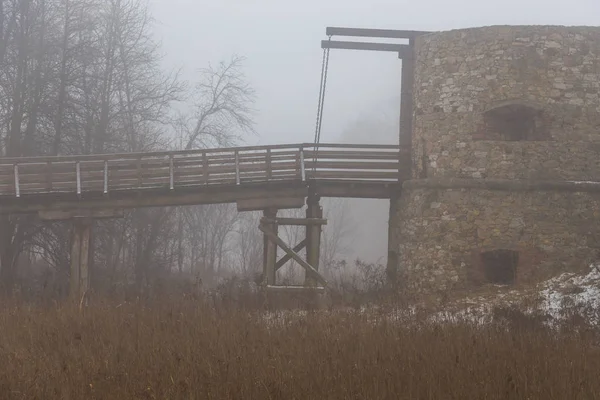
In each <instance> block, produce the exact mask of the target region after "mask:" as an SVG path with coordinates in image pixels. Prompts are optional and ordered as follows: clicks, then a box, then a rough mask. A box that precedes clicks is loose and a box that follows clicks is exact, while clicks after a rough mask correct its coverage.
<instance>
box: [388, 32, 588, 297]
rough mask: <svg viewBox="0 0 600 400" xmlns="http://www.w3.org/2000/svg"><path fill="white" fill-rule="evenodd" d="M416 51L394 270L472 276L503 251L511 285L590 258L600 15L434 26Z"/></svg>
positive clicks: (428, 285) (430, 280)
mask: <svg viewBox="0 0 600 400" xmlns="http://www.w3.org/2000/svg"><path fill="white" fill-rule="evenodd" d="M415 52H416V54H415V57H416V70H415V83H414V107H415V109H414V126H413V135H412V141H413V142H412V151H413V160H412V161H413V180H412V181H408V182H405V183H404V186H403V190H402V195H401V198H400V200H399V201H398V203H397V208H396V213H395V217H396V219H395V220H397V221H398V223H397V224H396V225H397V230H396V231H394V233H395V234H396V235H397V238H398V239H397V241H398V243H399V246H398V263H399V265H400V268H401V269H400V277H402V275H404V279H407V282H408V285H409V287H413V288H418V289H433V290H443V289H452V288H457V289H458V288H469V287H474V286H477V285H481V284H484V283H487V282H491V281H496V282H497V281H498V279H499V278H498V277H493V276H492V275H491V272H490V271H492V272H494V271H496V272H497V271H500V269H502V268H505V266H506V265H509V264H510V268H509V269H508V270H510V271H512V272H511V275H510V279H511V283H516V284H517V285H519V284H529V283H535V282H538V281H540V280H543V279H546V278H549V277H551V276H553V275H556V274H558V273H560V272H561V271H565V270H577V269H579V268H586V267H587V266H588V265H589V263H590V262H592V261H595V260H598V258H599V256H600V223H598V222H599V221H598V217H599V216H600V183H598V184H596V183H591V182H587V183H586V182H585V181H600V157H599V156H598V155H599V153H600V94H599V93H600V28H593V27H558V26H494V27H485V28H473V29H464V30H456V31H450V32H439V33H433V34H427V35H424V36H421V37H419V38H418V39H417V40H416V43H415ZM492 255H493V256H497V257H498V258H499V259H501V260H502V262H498V263H494V262H492V261H490V259H491V258H490V257H491V256H492ZM502 257H504V258H502ZM502 279H504V278H502Z"/></svg>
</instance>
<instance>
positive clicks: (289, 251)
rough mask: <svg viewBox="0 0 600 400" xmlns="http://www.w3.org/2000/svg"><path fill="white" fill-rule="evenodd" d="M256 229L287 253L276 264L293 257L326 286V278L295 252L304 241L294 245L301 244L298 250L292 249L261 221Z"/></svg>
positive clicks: (304, 244)
mask: <svg viewBox="0 0 600 400" xmlns="http://www.w3.org/2000/svg"><path fill="white" fill-rule="evenodd" d="M258 229H260V230H261V231H262V232H263V233H264V234H265V235H266V236H267V238H268V239H269V240H270V241H271V242H273V243H275V244H276V245H277V246H279V247H281V248H282V249H283V251H285V252H286V253H287V256H285V257H283V258H282V259H281V260H279V261H278V262H277V265H279V264H280V263H281V265H283V264H284V263H286V262H287V261H289V259H293V260H294V261H296V262H297V263H298V264H300V266H302V267H303V268H304V269H305V270H306V271H308V272H310V274H311V275H312V276H313V277H314V279H315V280H317V281H318V282H319V283H321V284H322V285H323V286H324V287H326V286H327V280H326V279H325V278H324V277H323V275H321V274H320V273H319V271H317V270H316V269H315V268H314V267H313V266H312V265H310V264H309V263H307V262H306V261H305V260H303V259H302V257H300V255H298V253H297V251H300V250H301V249H302V247H304V246H306V241H303V242H304V243H302V242H301V243H299V244H298V245H297V246H296V248H298V247H300V246H301V245H302V247H300V249H299V250H296V248H294V249H292V248H291V247H290V246H288V245H287V243H285V242H284V241H283V240H282V239H281V238H280V237H279V236H277V235H276V234H275V233H274V232H273V231H271V230H270V229H268V228H267V227H265V225H264V224H263V223H261V224H260V225H259V226H258ZM294 250H295V251H294ZM286 257H289V258H287V259H286Z"/></svg>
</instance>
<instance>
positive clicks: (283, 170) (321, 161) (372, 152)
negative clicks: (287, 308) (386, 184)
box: [0, 144, 408, 197]
mask: <svg viewBox="0 0 600 400" xmlns="http://www.w3.org/2000/svg"><path fill="white" fill-rule="evenodd" d="M404 153H405V152H403V151H401V150H400V148H399V147H398V146H390V145H344V144H321V145H319V146H318V148H316V147H315V145H314V144H294V145H272V146H250V147H235V148H221V149H206V150H191V151H172V152H148V153H125V154H95V155H85V156H58V157H26V158H0V196H16V197H20V196H22V195H29V194H43V193H77V194H80V195H81V194H84V193H90V192H94V193H96V192H102V193H104V194H108V193H109V192H111V191H117V190H119V191H121V190H140V189H146V188H165V189H169V190H175V189H177V188H179V187H190V186H200V185H243V184H250V183H266V182H272V181H306V180H314V179H321V180H323V179H332V180H361V181H365V180H374V181H392V182H393V181H398V180H399V178H400V177H401V172H402V171H401V169H400V165H401V164H400V160H401V158H402V157H408V153H406V154H404Z"/></svg>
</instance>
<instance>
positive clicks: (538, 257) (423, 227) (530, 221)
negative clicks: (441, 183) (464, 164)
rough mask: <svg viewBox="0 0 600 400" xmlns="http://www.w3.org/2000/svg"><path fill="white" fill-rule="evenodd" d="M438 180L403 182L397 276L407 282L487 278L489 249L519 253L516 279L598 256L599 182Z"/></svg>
mask: <svg viewBox="0 0 600 400" xmlns="http://www.w3.org/2000/svg"><path fill="white" fill-rule="evenodd" d="M436 186H437V185H436V184H435V183H431V184H429V182H427V181H413V182H407V183H406V184H405V187H404V189H403V196H402V198H401V200H400V203H399V207H398V213H399V220H400V221H401V223H400V226H399V227H398V231H397V235H398V238H399V242H400V246H399V253H398V254H399V264H400V266H401V268H402V269H401V274H400V275H401V277H402V276H403V279H406V280H407V282H408V283H409V286H410V287H412V288H418V289H420V290H444V289H464V288H469V287H476V286H478V285H481V284H485V283H488V282H486V279H485V277H484V276H483V270H482V267H483V266H482V258H481V253H482V252H485V251H488V250H495V249H510V250H515V251H517V252H518V254H519V259H518V265H517V270H516V282H515V283H516V284H517V285H519V284H529V283H535V282H538V281H540V280H543V279H547V278H549V277H551V276H554V275H556V274H558V273H560V271H564V270H579V269H582V268H585V267H586V266H588V265H589V264H590V263H591V262H592V261H595V260H598V259H599V256H600V224H599V223H598V217H599V216H600V191H599V190H598V189H600V185H595V187H593V186H594V185H593V184H587V185H586V186H588V187H584V189H583V190H590V191H581V192H571V191H568V190H567V189H568V188H566V187H565V190H552V191H548V190H524V187H523V186H521V187H517V188H512V189H511V188H510V183H508V184H507V183H505V182H499V183H498V184H497V185H496V186H497V187H498V188H499V190H486V189H477V188H469V189H465V188H461V187H460V186H461V185H460V184H458V185H456V188H455V189H448V188H439V187H436ZM503 186H504V189H501V188H502V187H503ZM592 189H593V190H592Z"/></svg>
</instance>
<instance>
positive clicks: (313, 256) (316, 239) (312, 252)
mask: <svg viewBox="0 0 600 400" xmlns="http://www.w3.org/2000/svg"><path fill="white" fill-rule="evenodd" d="M319 200H320V198H319V197H318V196H317V195H315V194H314V193H311V194H310V195H309V196H308V198H307V200H306V219H307V220H312V219H323V207H321V205H320V203H319ZM321 231H322V226H321V225H318V224H313V225H306V262H307V263H309V264H310V265H311V266H312V267H313V268H314V269H315V270H317V271H318V270H319V260H320V258H321V257H320V255H321ZM316 285H317V280H316V279H315V276H314V274H313V273H312V272H311V271H310V270H306V271H305V274H304V286H306V287H314V286H316Z"/></svg>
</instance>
